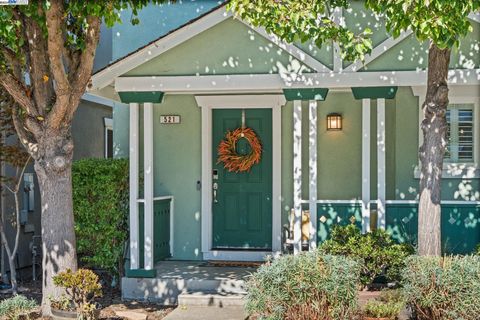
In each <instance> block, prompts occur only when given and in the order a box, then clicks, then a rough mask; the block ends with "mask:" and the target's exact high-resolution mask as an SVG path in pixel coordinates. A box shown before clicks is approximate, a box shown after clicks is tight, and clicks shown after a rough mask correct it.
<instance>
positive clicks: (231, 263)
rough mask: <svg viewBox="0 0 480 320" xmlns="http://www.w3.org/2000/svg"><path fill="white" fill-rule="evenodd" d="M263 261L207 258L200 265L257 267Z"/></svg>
mask: <svg viewBox="0 0 480 320" xmlns="http://www.w3.org/2000/svg"><path fill="white" fill-rule="evenodd" d="M262 264H264V262H261V261H222V260H209V261H205V262H204V263H203V264H202V265H201V266H202V267H237V268H258V267H260V266H261V265H262Z"/></svg>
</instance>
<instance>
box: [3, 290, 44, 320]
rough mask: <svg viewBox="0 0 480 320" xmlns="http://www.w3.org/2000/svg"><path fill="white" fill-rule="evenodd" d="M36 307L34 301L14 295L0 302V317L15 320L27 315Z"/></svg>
mask: <svg viewBox="0 0 480 320" xmlns="http://www.w3.org/2000/svg"><path fill="white" fill-rule="evenodd" d="M36 307H37V303H36V302H35V300H30V299H28V298H26V297H25V296H22V295H15V296H13V297H11V298H9V299H5V300H3V301H0V317H1V318H5V319H8V320H17V319H19V317H20V315H22V314H25V313H28V312H30V311H32V310H33V309H35V308H36Z"/></svg>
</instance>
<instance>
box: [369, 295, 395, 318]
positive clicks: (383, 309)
mask: <svg viewBox="0 0 480 320" xmlns="http://www.w3.org/2000/svg"><path fill="white" fill-rule="evenodd" d="M402 308H403V305H402V304H399V303H395V302H383V301H378V300H369V301H368V302H367V303H366V304H365V306H364V307H363V313H364V315H365V316H366V317H371V318H388V319H391V320H395V319H396V318H397V316H398V315H399V314H400V312H401V311H402Z"/></svg>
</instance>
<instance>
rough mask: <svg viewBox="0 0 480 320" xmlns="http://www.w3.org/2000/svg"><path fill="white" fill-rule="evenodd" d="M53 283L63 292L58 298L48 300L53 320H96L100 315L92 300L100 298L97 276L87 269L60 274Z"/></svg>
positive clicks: (100, 287)
mask: <svg viewBox="0 0 480 320" xmlns="http://www.w3.org/2000/svg"><path fill="white" fill-rule="evenodd" d="M53 283H54V284H55V285H56V286H57V287H60V288H63V289H64V290H65V294H63V295H61V296H60V297H58V298H50V307H51V310H52V315H53V318H54V319H57V320H64V319H96V318H98V315H99V313H100V309H99V308H97V305H96V304H95V302H94V300H95V298H98V297H101V296H102V286H101V285H100V283H99V281H98V276H97V275H96V274H95V273H93V271H91V270H88V269H79V270H78V271H75V272H73V271H72V270H70V269H68V270H67V271H64V272H60V273H59V274H57V275H56V276H54V277H53Z"/></svg>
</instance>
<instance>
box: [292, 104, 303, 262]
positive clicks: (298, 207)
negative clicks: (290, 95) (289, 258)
mask: <svg viewBox="0 0 480 320" xmlns="http://www.w3.org/2000/svg"><path fill="white" fill-rule="evenodd" d="M293 208H294V211H295V216H294V221H293V253H294V254H298V253H300V252H301V251H302V101H300V100H294V101H293Z"/></svg>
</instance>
